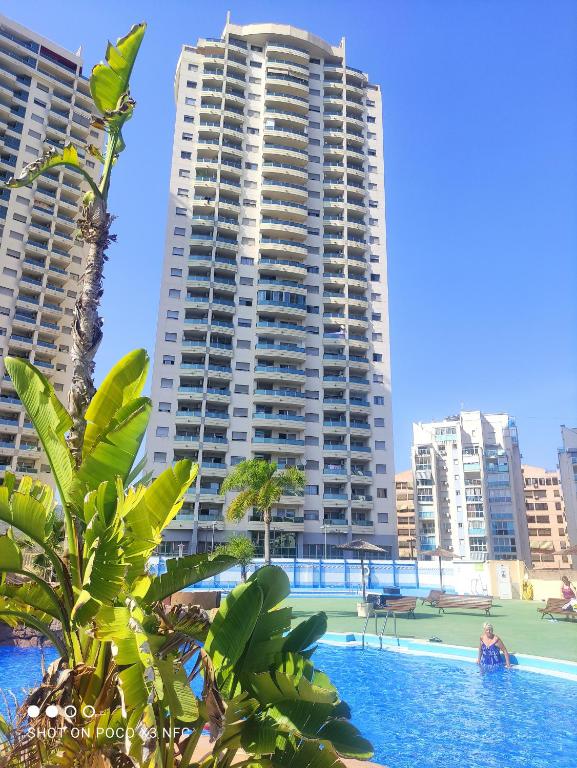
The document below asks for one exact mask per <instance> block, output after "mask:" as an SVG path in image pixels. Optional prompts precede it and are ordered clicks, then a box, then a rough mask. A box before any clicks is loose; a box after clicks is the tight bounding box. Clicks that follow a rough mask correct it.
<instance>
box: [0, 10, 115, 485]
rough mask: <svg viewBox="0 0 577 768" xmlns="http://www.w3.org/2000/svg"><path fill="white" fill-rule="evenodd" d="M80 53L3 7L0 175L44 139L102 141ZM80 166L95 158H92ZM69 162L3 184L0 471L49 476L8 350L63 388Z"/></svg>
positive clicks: (71, 211)
mask: <svg viewBox="0 0 577 768" xmlns="http://www.w3.org/2000/svg"><path fill="white" fill-rule="evenodd" d="M92 111H93V104H92V99H91V97H90V91H89V87H88V81H87V80H86V78H85V77H84V76H83V75H82V59H81V58H80V56H78V55H76V54H73V53H71V52H70V51H67V50H65V49H63V48H61V47H60V46H58V45H56V44H54V43H52V42H50V41H47V40H45V39H44V38H43V37H41V36H40V35H38V34H36V33H35V32H32V31H30V30H28V29H26V28H24V27H22V26H20V25H19V24H16V23H15V22H12V21H10V20H9V19H7V18H5V17H4V16H0V147H1V148H0V181H6V180H7V179H8V178H10V177H11V176H14V175H17V174H18V173H19V172H20V171H21V170H22V168H23V167H24V166H25V165H27V164H28V163H30V162H32V161H33V160H34V159H36V158H37V157H38V156H39V155H40V154H41V153H42V151H43V149H45V148H47V147H50V146H51V147H56V148H58V147H62V146H63V145H64V143H65V142H71V143H73V144H74V145H75V146H76V147H77V149H78V152H79V155H80V156H81V157H84V155H85V152H84V147H85V146H86V144H87V143H93V144H95V145H96V146H101V145H102V132H100V131H97V130H95V129H93V128H92V127H91V125H90V117H91V113H92ZM84 162H85V165H86V167H87V170H89V172H90V169H94V173H95V174H96V172H97V170H98V169H97V168H96V167H95V163H93V162H92V160H91V159H90V158H88V159H86V160H85V161H84ZM84 191H85V190H84V189H83V188H82V187H81V183H80V177H79V176H78V174H76V173H74V172H73V171H72V170H70V169H68V168H66V169H65V170H60V169H58V168H57V169H55V171H54V172H52V173H50V174H49V175H42V176H40V177H39V178H38V179H37V180H36V181H35V182H34V183H33V184H32V186H31V187H25V188H22V189H14V190H11V191H9V190H3V191H2V192H0V272H1V276H0V476H1V475H2V474H3V472H4V471H5V470H6V469H10V470H12V471H15V472H16V473H18V474H20V473H26V474H30V473H31V474H33V475H34V476H39V479H43V480H49V475H48V471H49V467H48V463H47V461H46V459H45V457H43V454H42V452H41V450H40V446H39V443H38V438H37V437H36V435H35V433H34V430H33V429H32V425H31V424H30V423H29V422H28V421H27V420H26V417H25V414H24V410H23V407H22V404H21V402H20V400H19V399H18V397H17V395H16V392H15V390H14V388H13V386H12V384H11V381H10V379H9V377H8V375H7V374H6V373H5V370H4V358H5V356H7V355H12V356H14V357H22V358H26V359H28V360H30V361H31V362H33V363H34V365H36V366H38V367H39V368H40V369H41V370H42V372H43V373H45V374H46V375H47V377H48V378H49V379H50V380H51V381H52V382H53V384H54V387H55V389H56V392H57V394H58V395H59V396H60V397H61V398H62V397H63V396H64V394H65V392H66V390H67V389H68V386H69V383H70V379H71V375H72V371H71V365H70V357H69V351H70V344H71V333H72V328H71V326H72V313H73V307H74V303H75V300H76V294H77V291H78V282H79V280H80V278H81V275H82V272H83V249H82V248H81V247H80V246H79V245H78V244H76V243H75V240H74V231H75V228H76V224H75V218H76V214H77V211H78V204H79V201H80V199H81V196H82V195H83V194H84Z"/></svg>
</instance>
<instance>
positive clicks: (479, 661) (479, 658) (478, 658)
mask: <svg viewBox="0 0 577 768" xmlns="http://www.w3.org/2000/svg"><path fill="white" fill-rule="evenodd" d="M481 643H482V640H481V638H479V653H478V654H477V664H480V663H481Z"/></svg>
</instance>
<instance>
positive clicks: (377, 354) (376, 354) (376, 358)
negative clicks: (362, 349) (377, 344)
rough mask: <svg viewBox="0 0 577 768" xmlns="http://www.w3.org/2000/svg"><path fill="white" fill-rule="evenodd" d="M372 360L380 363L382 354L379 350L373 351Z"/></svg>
mask: <svg viewBox="0 0 577 768" xmlns="http://www.w3.org/2000/svg"><path fill="white" fill-rule="evenodd" d="M373 362H375V363H382V362H383V356H382V355H381V353H380V352H374V353H373Z"/></svg>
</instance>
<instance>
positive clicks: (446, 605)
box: [435, 595, 493, 616]
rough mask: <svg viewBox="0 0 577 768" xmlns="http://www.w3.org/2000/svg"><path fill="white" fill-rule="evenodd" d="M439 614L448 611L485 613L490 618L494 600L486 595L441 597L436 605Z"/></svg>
mask: <svg viewBox="0 0 577 768" xmlns="http://www.w3.org/2000/svg"><path fill="white" fill-rule="evenodd" d="M435 607H436V608H438V609H439V613H444V612H445V611H446V610H456V611H458V610H461V611H472V610H479V611H485V614H486V615H487V616H488V615H489V612H490V610H491V608H492V607H493V598H492V597H486V596H485V595H441V596H440V597H439V599H438V600H437V603H436V605H435Z"/></svg>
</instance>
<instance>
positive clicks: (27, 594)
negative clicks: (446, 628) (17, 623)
mask: <svg viewBox="0 0 577 768" xmlns="http://www.w3.org/2000/svg"><path fill="white" fill-rule="evenodd" d="M0 596H2V597H4V598H6V600H7V601H8V603H9V604H10V605H12V606H13V608H14V610H17V611H24V612H31V613H34V615H36V617H37V618H39V619H40V621H48V617H49V616H51V617H52V618H53V619H57V620H58V621H60V619H61V618H62V617H61V614H60V611H59V610H58V607H57V605H55V603H54V601H53V599H52V598H51V596H50V594H48V593H47V591H46V590H45V589H42V587H41V586H40V585H39V584H36V583H35V582H32V581H25V582H24V583H23V584H3V585H2V586H0Z"/></svg>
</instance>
